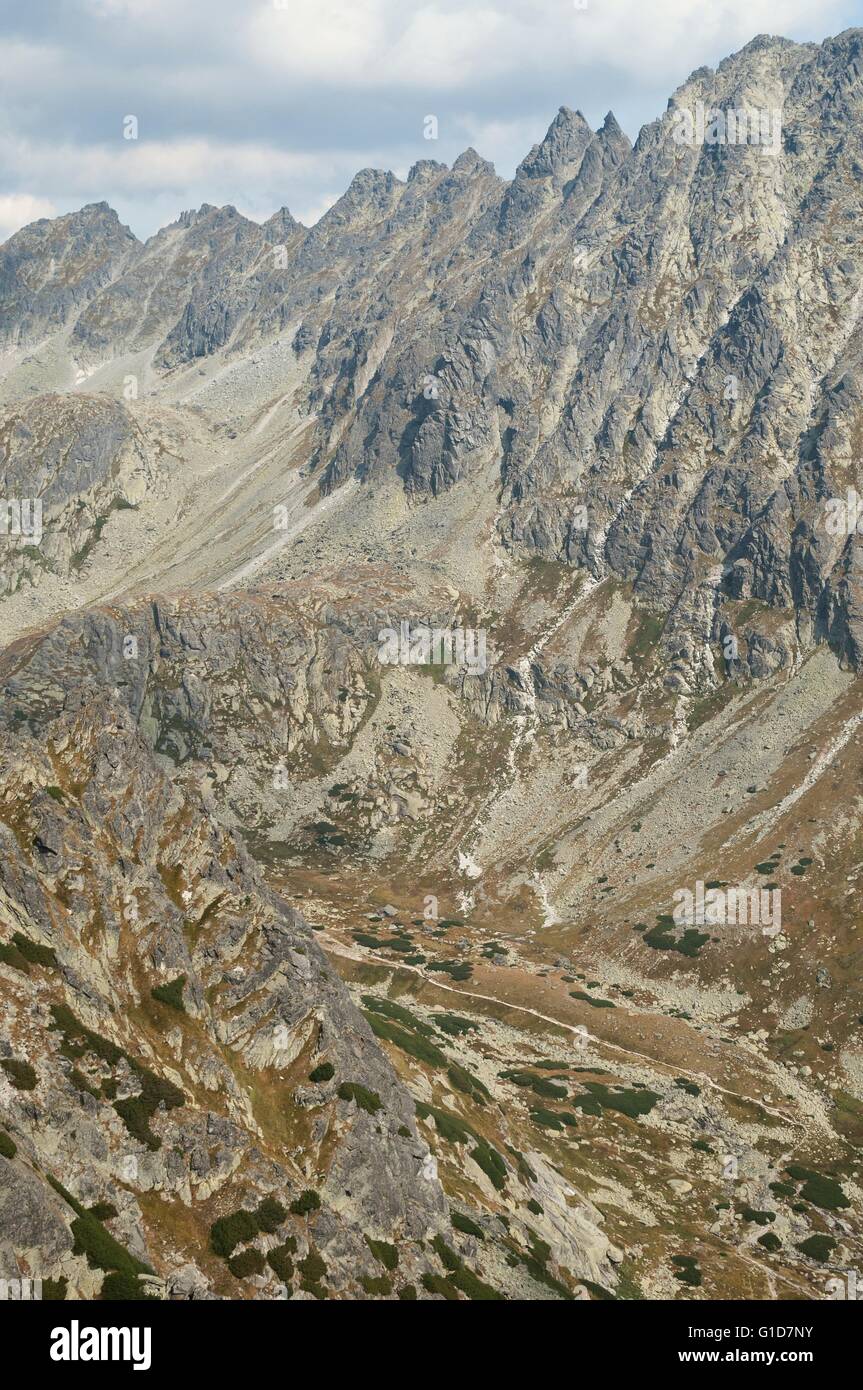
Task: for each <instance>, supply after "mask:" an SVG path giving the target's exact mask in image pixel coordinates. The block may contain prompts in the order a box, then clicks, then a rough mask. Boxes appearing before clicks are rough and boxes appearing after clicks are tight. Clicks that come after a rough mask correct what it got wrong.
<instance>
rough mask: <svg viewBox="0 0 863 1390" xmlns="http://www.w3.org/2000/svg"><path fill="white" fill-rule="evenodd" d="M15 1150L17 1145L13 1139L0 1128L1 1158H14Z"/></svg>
mask: <svg viewBox="0 0 863 1390" xmlns="http://www.w3.org/2000/svg"><path fill="white" fill-rule="evenodd" d="M17 1152H18V1146H17V1144H16V1143H15V1140H14V1139H12V1138H10V1136H9V1135H8V1134H7V1133H6V1132H5V1130H2V1129H0V1155H2V1156H3V1158H14V1157H15V1155H16V1153H17Z"/></svg>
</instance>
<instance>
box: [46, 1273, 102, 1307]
mask: <svg viewBox="0 0 863 1390" xmlns="http://www.w3.org/2000/svg"><path fill="white" fill-rule="evenodd" d="M109 1277H110V1276H109ZM102 1287H103V1288H104V1283H103V1285H102ZM68 1291H69V1283H68V1280H67V1279H66V1276H65V1274H64V1275H61V1277H60V1278H59V1279H43V1280H42V1302H43V1303H63V1302H64V1301H65V1298H66V1294H67V1293H68Z"/></svg>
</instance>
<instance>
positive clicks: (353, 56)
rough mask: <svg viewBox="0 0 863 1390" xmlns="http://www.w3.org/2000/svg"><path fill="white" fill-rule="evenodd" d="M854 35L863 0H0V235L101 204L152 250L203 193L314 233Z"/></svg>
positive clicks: (643, 116) (503, 169)
mask: <svg viewBox="0 0 863 1390" xmlns="http://www.w3.org/2000/svg"><path fill="white" fill-rule="evenodd" d="M853 24H861V25H863V0H428V2H427V3H423V2H422V0H0V73H2V79H0V240H2V239H3V238H5V237H6V236H8V235H10V234H11V233H12V232H13V231H15V230H17V228H18V227H20V226H23V225H24V224H25V223H27V222H31V221H33V220H34V219H35V218H37V217H50V216H53V215H55V214H57V213H60V212H68V211H70V210H71V209H73V208H77V207H80V206H81V205H82V204H84V203H88V202H98V201H101V200H102V199H106V200H107V201H108V202H109V203H110V204H111V205H112V207H114V208H116V209H117V211H118V213H119V214H120V217H121V219H122V221H124V222H127V223H128V224H129V226H130V227H131V228H132V230H133V231H134V232H135V233H136V235H137V236H139V237H142V238H143V237H146V236H149V235H151V234H152V233H153V232H154V231H156V230H157V228H158V227H160V226H163V225H164V224H165V223H167V222H171V221H173V220H174V219H175V217H176V216H177V214H178V212H180V211H181V210H182V209H184V208H190V207H198V206H199V205H200V204H201V203H202V202H209V203H218V204H221V203H233V204H234V205H235V206H236V207H238V208H239V209H240V211H241V212H243V213H245V214H246V215H247V216H250V217H254V218H258V219H262V218H265V217H268V216H269V215H270V214H271V213H272V212H273V211H275V209H276V208H278V207H282V206H285V205H286V206H288V207H289V208H290V209H291V211H292V212H293V213H294V215H295V216H296V217H298V218H299V219H300V220H301V221H303V222H305V223H307V224H308V223H311V222H314V221H315V220H316V219H317V218H318V217H319V216H320V214H321V213H322V212H323V211H324V210H325V209H326V208H327V207H328V206H329V205H330V204H331V203H332V202H334V201H335V199H336V198H337V197H338V196H339V195H340V194H341V193H342V192H343V191H344V189H345V188H346V187H347V185H348V183H349V182H350V180H351V178H352V177H353V175H354V174H355V173H356V171H357V170H358V169H361V168H364V167H366V166H369V165H372V166H375V167H378V168H388V169H393V170H394V171H395V172H396V173H397V174H399V175H400V176H402V177H403V176H404V175H405V174H406V173H407V171H408V169H409V168H410V166H411V164H412V163H413V162H414V161H415V160H417V159H427V158H434V159H440V160H444V161H446V162H447V163H451V162H452V160H453V159H454V158H455V157H456V156H457V155H458V154H459V153H460V152H461V151H462V150H463V149H464V148H465V147H466V146H467V145H474V146H475V147H476V149H477V150H479V152H480V154H482V155H484V156H485V158H487V159H491V160H493V162H494V164H495V166H496V167H497V169H498V172H499V173H501V174H503V175H504V176H505V177H510V176H511V174H512V172H513V169H514V168H515V165H516V164H517V163H518V161H519V160H520V159H521V158H522V156H523V155H524V154H525V153H526V152H527V151H528V149H529V148H530V146H531V145H532V144H533V143H534V142H535V141H537V140H539V139H541V138H542V135H543V134H544V132H545V130H546V128H547V126H548V124H549V122H550V121H551V119H552V117H553V116H554V114H555V112H556V111H557V108H558V107H559V106H561V105H566V106H572V107H579V108H580V109H581V110H582V111H583V112H584V114H585V116H586V117H587V119H588V120H589V121H590V122H591V124H592V125H594V126H598V125H599V124H600V123H601V121H602V119H603V117H604V115H605V113H606V111H608V110H609V109H611V110H613V111H614V112H615V114H616V116H617V118H618V120H619V121H620V123H621V125H622V126H623V127H624V129H625V130H626V131H627V132H628V133H629V135H631V136H632V137H633V138H634V137H635V136H636V135H637V133H638V130H639V128H640V126H641V125H643V124H644V123H645V122H646V121H649V120H652V119H653V118H654V117H655V116H657V115H659V114H660V113H661V112H662V111H663V110H664V109H665V106H666V102H667V99H668V97H669V95H670V94H671V92H672V91H673V90H674V88H675V87H677V86H678V85H679V84H680V83H681V82H682V81H684V80H685V78H686V77H688V75H689V73H690V72H692V71H693V70H694V69H695V68H697V67H700V66H702V65H703V64H708V65H710V66H715V65H716V64H717V63H718V62H719V61H720V60H721V59H722V58H723V57H726V56H727V55H728V54H729V53H731V52H733V51H734V50H735V49H738V48H740V47H742V46H743V45H744V44H745V43H747V42H748V41H749V40H750V39H751V38H753V37H754V36H755V35H756V34H758V33H773V34H783V35H785V37H787V38H792V39H798V40H816V41H820V40H821V39H823V38H825V37H827V35H828V34H835V33H838V32H840V31H841V30H842V29H845V28H848V27H849V26H850V25H853ZM430 115H433V116H435V117H436V118H437V122H438V138H437V139H436V140H429V139H425V138H424V133H423V132H424V121H425V118H426V117H427V116H430ZM129 116H134V117H136V118H137V122H138V138H137V139H136V140H130V139H124V121H125V119H126V118H127V117H129ZM127 128H128V127H127Z"/></svg>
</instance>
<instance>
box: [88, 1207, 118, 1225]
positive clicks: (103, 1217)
mask: <svg viewBox="0 0 863 1390" xmlns="http://www.w3.org/2000/svg"><path fill="white" fill-rule="evenodd" d="M87 1210H88V1211H89V1213H90V1215H91V1216H95V1218H96V1220H97V1221H113V1219H114V1217H115V1216H116V1215H117V1208H116V1207H115V1206H114V1203H113V1202H94V1203H93V1205H92V1207H88V1208H87Z"/></svg>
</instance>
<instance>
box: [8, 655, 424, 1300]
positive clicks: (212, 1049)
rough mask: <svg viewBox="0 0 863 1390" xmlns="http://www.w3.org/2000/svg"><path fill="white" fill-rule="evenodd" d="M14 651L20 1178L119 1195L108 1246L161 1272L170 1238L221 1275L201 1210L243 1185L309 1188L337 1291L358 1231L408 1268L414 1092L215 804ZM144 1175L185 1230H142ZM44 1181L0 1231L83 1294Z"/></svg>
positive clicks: (418, 1223)
mask: <svg viewBox="0 0 863 1390" xmlns="http://www.w3.org/2000/svg"><path fill="white" fill-rule="evenodd" d="M7 661H8V657H7ZM13 664H17V665H18V668H19V674H18V678H17V681H16V685H15V692H14V697H13V700H12V701H11V702H10V701H8V700H7V701H5V702H4V719H5V718H9V719H10V721H11V727H10V731H11V728H14V729H15V740H14V744H12V743H9V744H7V751H6V752H5V753H4V765H3V769H2V787H3V791H2V820H0V835H2V839H3V852H2V870H0V919H2V922H3V928H4V932H3V935H4V942H5V940H6V938H7V937H11V936H12V935H13V934H17V936H16V939H19V940H20V939H21V938H22V937H23V938H26V943H27V945H25V947H24V950H25V952H27V954H29V955H30V957H31V963H30V964H28V961H27V959H26V957H25V958H24V959H22V958H21V956H20V955H19V954H18V953H17V952H16V951H14V950H13V949H12V947H11V945H6V949H5V951H4V955H3V958H2V962H0V973H2V975H3V994H4V1041H3V1048H4V1056H5V1057H7V1058H10V1057H11V1058H13V1059H14V1058H22V1057H26V1058H27V1059H28V1061H29V1063H30V1064H31V1066H32V1067H33V1068H34V1072H35V1082H34V1084H33V1086H32V1087H30V1088H29V1089H26V1088H25V1089H16V1087H15V1085H14V1084H13V1082H14V1078H13V1082H10V1081H9V1080H7V1078H6V1076H5V1075H3V1076H2V1077H0V1091H2V1097H0V1099H2V1107H3V1120H4V1125H5V1127H6V1129H7V1131H8V1132H9V1133H10V1134H12V1135H13V1136H14V1142H15V1143H16V1144H17V1146H18V1150H19V1155H18V1158H19V1160H20V1161H22V1162H26V1163H27V1164H29V1165H30V1176H28V1174H27V1172H25V1171H24V1170H21V1169H17V1168H16V1173H17V1174H18V1176H17V1177H16V1181H18V1182H20V1184H21V1185H22V1193H23V1191H24V1189H25V1188H26V1185H27V1183H29V1184H30V1185H31V1186H32V1183H33V1177H32V1165H33V1164H38V1165H39V1168H40V1170H41V1171H42V1172H43V1173H44V1174H47V1175H52V1176H53V1177H54V1178H56V1179H58V1180H59V1181H60V1182H61V1184H62V1187H63V1188H64V1189H66V1192H67V1193H71V1195H72V1197H74V1198H75V1199H76V1200H77V1201H78V1202H79V1203H82V1204H84V1205H85V1206H87V1205H90V1204H91V1203H92V1202H93V1201H95V1200H97V1199H98V1200H99V1201H102V1202H105V1201H110V1202H111V1203H112V1205H114V1206H115V1207H116V1208H118V1209H119V1210H120V1217H121V1221H122V1232H123V1243H124V1244H126V1245H127V1246H128V1247H129V1248H130V1249H132V1250H133V1252H134V1253H135V1254H136V1255H137V1256H138V1257H140V1258H141V1259H143V1260H145V1261H146V1262H147V1263H149V1264H153V1265H156V1266H158V1267H159V1272H160V1273H161V1274H169V1273H170V1272H171V1269H172V1268H173V1269H176V1268H177V1266H178V1263H179V1258H180V1256H181V1255H182V1256H183V1257H184V1258H185V1259H186V1260H188V1261H191V1262H192V1263H194V1264H197V1265H198V1266H199V1267H201V1268H203V1270H205V1271H206V1273H207V1277H208V1278H209V1279H210V1281H211V1282H214V1283H215V1284H216V1286H217V1287H218V1288H221V1287H223V1283H224V1281H223V1279H221V1277H220V1271H219V1269H218V1267H217V1262H216V1261H214V1259H213V1256H212V1252H210V1250H209V1247H208V1241H207V1229H208V1226H209V1224H210V1222H211V1221H212V1220H214V1219H215V1217H216V1216H217V1215H223V1214H226V1213H229V1212H230V1211H233V1210H235V1209H237V1208H239V1207H240V1206H242V1205H244V1204H245V1205H246V1207H248V1206H249V1205H250V1202H249V1200H248V1199H249V1197H251V1198H252V1199H253V1200H254V1202H257V1201H259V1200H260V1199H261V1198H262V1197H263V1196H264V1195H267V1194H272V1195H273V1196H275V1197H277V1198H279V1199H281V1200H282V1203H283V1205H284V1206H285V1207H287V1206H288V1205H289V1204H290V1202H291V1201H296V1200H297V1198H298V1197H299V1196H300V1194H301V1192H302V1191H303V1190H306V1189H315V1190H317V1191H319V1193H320V1199H321V1205H320V1209H319V1213H318V1214H317V1215H316V1216H315V1217H314V1218H313V1220H312V1225H311V1228H310V1229H309V1228H307V1227H306V1226H305V1224H303V1225H302V1226H301V1227H300V1228H299V1230H298V1234H299V1235H300V1238H301V1241H302V1242H304V1243H305V1244H306V1245H309V1243H314V1245H315V1247H316V1248H317V1249H319V1250H320V1251H321V1252H322V1254H323V1256H324V1259H325V1260H327V1266H328V1271H329V1273H328V1279H329V1281H330V1287H331V1288H332V1289H333V1290H335V1291H338V1290H340V1289H341V1290H342V1291H346V1290H347V1289H348V1288H349V1287H353V1285H354V1284H355V1281H356V1279H357V1278H358V1277H359V1274H360V1273H361V1272H362V1271H363V1269H364V1268H365V1266H366V1265H369V1264H370V1263H371V1266H372V1267H373V1263H374V1262H373V1261H371V1262H370V1257H369V1253H368V1246H367V1245H366V1243H365V1240H364V1237H365V1235H369V1236H372V1237H374V1236H380V1237H386V1238H388V1239H392V1238H396V1239H398V1241H399V1243H400V1246H402V1248H403V1252H404V1256H403V1259H404V1273H405V1278H408V1277H410V1273H411V1268H412V1266H414V1267H415V1268H419V1267H421V1266H422V1260H421V1256H420V1253H419V1246H416V1247H415V1248H416V1257H414V1256H412V1254H411V1249H412V1247H413V1246H414V1243H415V1242H417V1241H419V1240H422V1239H424V1238H425V1237H426V1236H427V1235H428V1234H429V1232H430V1231H434V1230H435V1229H439V1228H441V1227H442V1226H445V1225H446V1217H447V1209H446V1205H445V1203H444V1201H443V1197H442V1194H441V1191H440V1187H439V1185H438V1184H437V1182H436V1181H435V1180H433V1178H429V1177H423V1176H421V1169H422V1167H423V1163H424V1160H425V1157H426V1155H427V1152H428V1150H427V1147H426V1145H425V1144H424V1142H423V1141H422V1140H421V1139H420V1138H419V1136H418V1134H417V1131H416V1127H415V1123H414V1118H413V1112H414V1106H413V1102H412V1100H411V1099H410V1097H409V1095H408V1094H407V1092H406V1091H405V1090H404V1088H403V1087H402V1086H401V1085H400V1083H399V1082H398V1081H397V1080H396V1077H395V1074H394V1073H393V1071H392V1068H391V1067H390V1065H389V1063H388V1062H387V1061H386V1059H385V1057H384V1056H383V1054H382V1053H381V1051H380V1049H379V1048H378V1046H377V1043H376V1042H375V1040H374V1038H373V1036H372V1033H371V1030H370V1029H369V1027H368V1025H367V1023H366V1022H365V1021H364V1019H363V1018H362V1017H361V1015H360V1014H359V1013H358V1012H357V1010H356V1009H355V1008H354V1006H353V1005H352V1004H351V1002H350V999H349V997H348V995H347V992H346V990H345V988H344V986H343V985H342V984H341V983H340V981H339V980H338V978H337V976H335V975H334V973H333V972H332V970H331V968H330V967H329V966H328V964H327V962H326V959H325V957H324V956H323V954H322V952H321V951H320V949H319V948H318V946H317V945H316V943H315V940H314V934H313V933H312V932H311V931H310V930H309V928H308V926H307V924H306V923H305V922H304V921H303V919H302V918H301V917H300V916H299V915H298V914H297V913H296V912H295V911H293V910H292V909H291V908H290V907H288V905H287V904H286V903H285V902H283V901H282V900H280V899H279V898H278V897H276V896H275V895H274V894H273V893H271V892H270V891H269V890H268V889H266V888H265V887H264V886H263V884H262V882H261V880H260V877H259V875H258V872H257V870H256V869H255V867H254V866H253V864H252V862H251V860H250V859H249V857H248V855H247V854H246V853H245V851H244V850H243V849H242V848H241V846H240V845H239V843H238V842H237V840H236V839H235V838H234V836H233V835H231V834H230V833H228V834H226V833H225V832H224V831H222V830H221V829H220V828H219V826H218V824H217V823H216V821H215V820H214V818H213V814H212V806H208V805H207V803H206V802H204V803H202V802H201V801H199V800H196V799H195V798H194V796H193V795H191V794H190V793H189V792H188V791H185V792H184V791H182V790H181V789H180V788H179V787H178V786H177V785H176V784H172V783H171V782H170V781H169V780H168V778H167V777H166V776H165V774H164V772H162V771H160V770H159V769H158V768H157V766H156V764H155V763H154V762H153V759H152V756H151V753H150V750H149V749H148V747H147V745H146V743H145V742H144V741H143V740H142V739H141V737H140V735H139V734H138V733H137V731H136V730H135V727H134V724H133V722H132V720H131V718H130V716H129V714H128V712H127V710H126V709H125V707H124V705H123V704H122V703H121V702H120V701H118V700H116V698H114V697H113V696H112V695H111V693H110V689H108V688H106V686H105V684H104V683H102V682H99V681H98V680H95V679H93V680H89V681H88V680H87V679H83V680H82V681H81V683H80V684H79V685H78V686H77V687H74V688H73V687H72V686H71V685H69V684H67V698H66V700H65V704H66V708H65V710H63V709H60V708H59V707H56V706H55V707H53V708H52V707H51V705H50V704H49V703H47V702H46V698H45V696H46V691H45V688H44V682H43V681H42V680H41V679H40V678H39V677H38V675H36V674H35V673H34V674H33V675H32V676H31V677H27V676H26V675H25V674H24V671H25V670H26V658H25V666H24V668H22V667H21V665H20V657H19V658H18V661H14V660H13ZM65 676H66V679H67V682H68V677H69V668H68V667H67V669H66V672H65ZM69 696H72V698H71V699H70V698H68V697H69ZM10 704H11V708H10ZM25 729H26V730H29V732H25ZM13 748H14V751H13ZM34 948H35V949H36V950H37V951H38V952H39V953H40V954H39V955H38V957H36V958H34V955H33V951H34ZM178 980H179V981H180V985H179V986H178V987H177V988H178V989H179V998H180V999H181V1001H182V1002H181V1003H180V1006H179V1008H178V1007H177V1004H176V1002H175V1004H174V1006H173V1007H169V1006H167V1005H166V1004H163V1003H160V1002H158V1001H157V999H156V997H155V996H154V995H153V994H152V990H153V989H157V988H158V987H159V986H160V985H161V986H164V985H168V984H171V983H172V982H176V981H178ZM175 987H176V986H175ZM325 1063H326V1064H328V1066H327V1067H326V1068H325V1070H324V1072H323V1073H322V1075H323V1076H325V1077H326V1079H325V1080H320V1079H319V1080H318V1081H317V1082H316V1083H315V1082H312V1083H310V1081H309V1075H310V1073H311V1072H312V1071H314V1070H315V1068H316V1067H317V1068H320V1067H322V1066H323V1064H325ZM341 1092H344V1093H345V1097H346V1098H343V1096H342V1094H341ZM151 1098H152V1103H151ZM121 1184H122V1186H121ZM147 1193H151V1194H154V1196H158V1198H159V1201H160V1202H173V1203H179V1204H180V1206H181V1207H185V1208H186V1209H187V1210H188V1211H189V1222H190V1223H191V1226H192V1227H193V1228H196V1229H198V1231H199V1235H200V1239H199V1241H197V1242H196V1241H195V1240H190V1239H189V1237H188V1228H187V1231H186V1234H185V1239H184V1240H183V1241H182V1242H181V1241H180V1240H179V1239H178V1240H177V1241H176V1242H175V1243H174V1244H173V1246H171V1245H170V1244H169V1245H168V1246H167V1248H166V1247H164V1246H162V1245H161V1242H162V1241H163V1240H164V1238H165V1231H164V1230H162V1229H160V1228H158V1227H156V1229H153V1228H152V1214H153V1208H152V1206H150V1207H148V1206H147V1204H146V1201H144V1203H143V1206H142V1205H141V1200H140V1199H141V1194H147ZM47 1200H48V1208H47V1211H46V1214H45V1216H44V1217H43V1218H42V1219H41V1220H42V1226H43V1227H44V1229H40V1230H34V1231H33V1232H32V1233H31V1232H30V1225H31V1224H32V1222H30V1219H29V1218H28V1217H26V1215H25V1213H26V1211H28V1210H30V1208H31V1206H32V1203H29V1204H28V1201H27V1200H25V1198H24V1196H23V1195H22V1198H21V1202H20V1203H18V1202H16V1203H11V1199H9V1201H7V1207H8V1210H7V1209H5V1208H4V1219H3V1224H2V1233H3V1240H5V1241H6V1242H7V1243H11V1244H13V1245H15V1246H16V1248H17V1249H18V1252H19V1255H20V1253H21V1251H22V1249H26V1251H28V1252H30V1253H31V1255H32V1259H31V1265H32V1268H31V1271H30V1272H31V1273H33V1274H39V1275H42V1276H44V1277H46V1278H47V1277H51V1278H54V1279H59V1278H61V1277H65V1278H67V1280H69V1282H70V1284H71V1285H72V1286H77V1285H78V1283H79V1281H80V1280H83V1281H84V1282H83V1284H82V1285H81V1287H83V1288H84V1289H85V1290H88V1289H89V1284H88V1280H87V1273H86V1270H87V1266H86V1264H85V1262H84V1261H83V1260H81V1259H80V1258H79V1255H78V1254H72V1253H70V1251H69V1249H68V1246H69V1245H70V1244H71V1242H67V1241H66V1240H65V1238H64V1236H63V1234H62V1231H60V1230H59V1228H56V1226H57V1223H56V1220H55V1221H54V1224H53V1225H52V1219H53V1218H55V1217H56V1216H57V1211H56V1207H57V1204H56V1202H53V1201H52V1200H51V1199H50V1197H49V1198H48V1199H47ZM10 1203H11V1205H10ZM22 1204H23V1209H22ZM73 1210H74V1208H72V1209H70V1210H69V1211H67V1213H66V1215H67V1217H68V1219H69V1220H71V1219H72V1211H73ZM49 1213H50V1215H49ZM148 1215H149V1218H150V1219H149V1220H148ZM280 1224H282V1225H284V1222H283V1223H280ZM291 1224H292V1225H293V1226H294V1227H296V1226H297V1224H298V1223H296V1222H293V1223H291V1222H289V1223H288V1225H289V1226H290V1225H291ZM25 1228H26V1229H25ZM55 1228H56V1229H55ZM281 1239H282V1240H283V1239H284V1234H282V1236H281ZM154 1241H155V1242H156V1244H154ZM274 1243H276V1242H275V1241H273V1242H271V1244H274ZM331 1244H332V1246H333V1251H334V1254H333V1258H332V1259H331V1260H330V1259H328V1256H327V1251H328V1248H329V1246H330V1245H331ZM64 1248H65V1253H64ZM301 1253H302V1252H301ZM269 1277H270V1281H271V1287H274V1280H273V1275H272V1274H270V1276H269ZM262 1287H263V1286H262Z"/></svg>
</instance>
